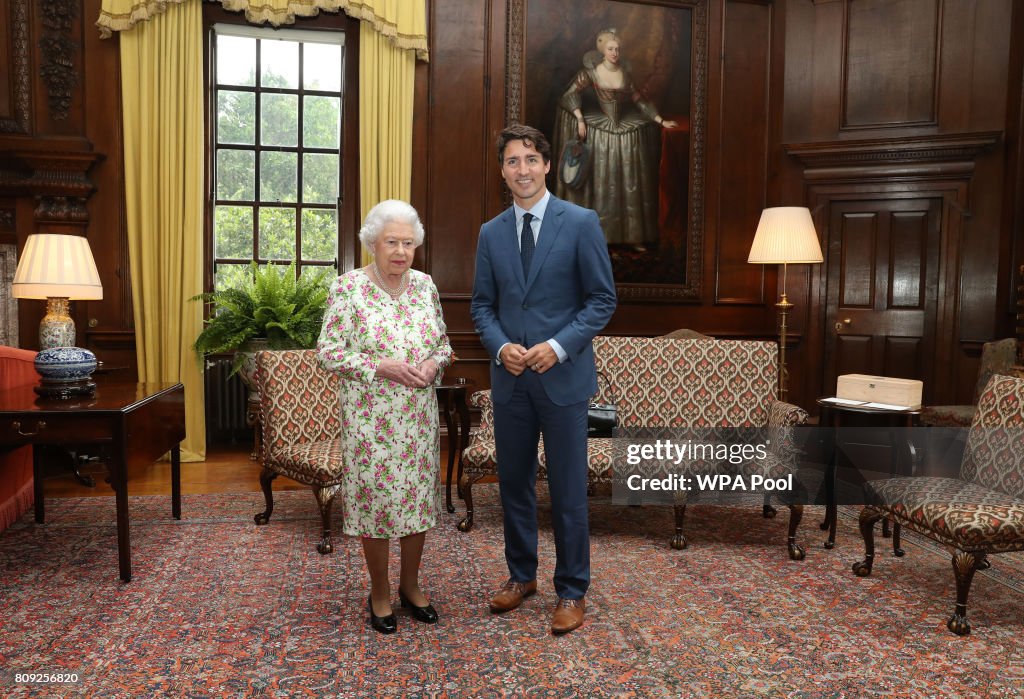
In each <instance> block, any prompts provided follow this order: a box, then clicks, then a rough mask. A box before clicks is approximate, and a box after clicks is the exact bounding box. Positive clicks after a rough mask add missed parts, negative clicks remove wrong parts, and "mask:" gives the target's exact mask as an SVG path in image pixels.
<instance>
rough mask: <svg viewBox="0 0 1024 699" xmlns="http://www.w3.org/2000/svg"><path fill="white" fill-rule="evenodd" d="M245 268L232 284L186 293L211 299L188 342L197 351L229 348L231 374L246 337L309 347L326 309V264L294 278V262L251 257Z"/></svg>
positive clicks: (240, 360)
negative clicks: (208, 311)
mask: <svg viewBox="0 0 1024 699" xmlns="http://www.w3.org/2000/svg"><path fill="white" fill-rule="evenodd" d="M249 271H250V274H249V275H247V276H246V278H245V281H244V282H242V283H241V284H240V285H238V286H234V287H231V288H227V289H221V290H219V291H211V292H207V293H205V294H198V295H196V296H193V297H192V298H191V299H190V300H191V301H204V302H206V303H212V304H213V315H211V316H210V318H209V319H207V321H206V324H205V326H204V327H203V330H202V332H200V333H199V335H198V336H197V337H196V340H195V343H193V345H192V348H193V349H194V350H195V351H196V352H198V353H199V354H200V355H202V354H218V353H222V352H235V357H234V360H233V361H232V365H231V373H232V374H234V373H235V372H237V371H238V369H239V367H241V366H242V363H243V362H244V361H245V356H244V354H243V352H244V347H245V345H246V344H247V343H248V342H250V341H251V340H260V339H263V340H266V342H267V345H268V347H269V348H270V349H293V348H312V347H315V346H316V341H317V339H318V338H319V337H320V326H321V325H322V324H323V320H324V313H326V311H327V294H328V279H329V276H330V270H327V269H324V270H323V271H321V272H318V273H317V274H315V275H313V276H311V277H300V278H298V279H296V277H295V263H294V262H293V263H292V264H290V265H288V267H282V266H281V265H266V266H265V267H260V266H259V265H258V264H256V262H255V261H253V262H251V263H250V270H249ZM239 350H242V351H239Z"/></svg>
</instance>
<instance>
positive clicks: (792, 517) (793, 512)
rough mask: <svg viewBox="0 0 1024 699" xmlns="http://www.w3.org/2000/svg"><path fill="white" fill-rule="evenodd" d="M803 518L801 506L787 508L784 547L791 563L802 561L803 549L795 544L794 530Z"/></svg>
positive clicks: (802, 507)
mask: <svg viewBox="0 0 1024 699" xmlns="http://www.w3.org/2000/svg"><path fill="white" fill-rule="evenodd" d="M803 517H804V506H803V505H790V506H789V533H788V535H787V537H786V546H787V547H788V548H789V558H790V560H793V561H802V560H804V556H805V555H806V554H805V553H804V549H803V547H802V546H801V545H800V544H798V543H796V528H797V527H798V526H800V520H801V519H803Z"/></svg>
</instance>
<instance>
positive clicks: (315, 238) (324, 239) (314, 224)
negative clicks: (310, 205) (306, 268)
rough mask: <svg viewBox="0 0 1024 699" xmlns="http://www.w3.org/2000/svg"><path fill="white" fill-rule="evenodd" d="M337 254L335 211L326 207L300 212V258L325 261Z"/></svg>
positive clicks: (335, 256)
mask: <svg viewBox="0 0 1024 699" xmlns="http://www.w3.org/2000/svg"><path fill="white" fill-rule="evenodd" d="M337 256H338V224H337V223H336V218H335V213H334V211H331V210H326V209H306V210H305V211H303V212H302V259H303V260H317V261H321V260H323V261H327V260H334V259H336V258H337Z"/></svg>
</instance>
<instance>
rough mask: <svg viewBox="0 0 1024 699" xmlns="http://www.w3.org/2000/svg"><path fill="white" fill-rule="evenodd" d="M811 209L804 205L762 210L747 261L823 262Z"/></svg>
mask: <svg viewBox="0 0 1024 699" xmlns="http://www.w3.org/2000/svg"><path fill="white" fill-rule="evenodd" d="M822 261H823V258H822V256H821V245H819V244H818V233H817V231H815V230H814V221H813V220H811V212H810V210H809V209H807V208H806V207H803V206H775V207H772V208H769V209H765V210H764V211H762V212H761V220H760V221H759V222H758V224H757V232H756V233H755V234H754V243H753V245H751V246H750V255H749V256H748V257H747V262H752V263H760V264H782V263H789V264H800V263H811V262H822Z"/></svg>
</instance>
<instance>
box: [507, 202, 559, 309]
mask: <svg viewBox="0 0 1024 699" xmlns="http://www.w3.org/2000/svg"><path fill="white" fill-rule="evenodd" d="M563 213H565V211H564V208H563V206H562V200H561V199H557V198H555V195H554V194H552V195H551V198H550V199H549V200H548V208H547V210H546V211H545V212H544V220H543V221H541V224H540V235H539V236H538V237H537V249H536V250H535V251H534V253H533V262H532V263H531V264H530V276H529V277H528V278H527V280H526V286H525V290H526V291H529V290H530V287H531V286H533V282H534V281H535V280H536V279H537V275H538V274H540V268H541V267H543V266H544V260H545V259H546V258H547V256H548V253H549V252H551V248H552V247H553V246H554V244H555V240H556V239H557V238H558V234H559V233H560V232H561V230H562V223H563V220H562V214H563ZM514 218H515V217H513V219H514ZM514 229H515V226H514V224H513V230H514ZM520 267H522V265H520Z"/></svg>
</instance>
